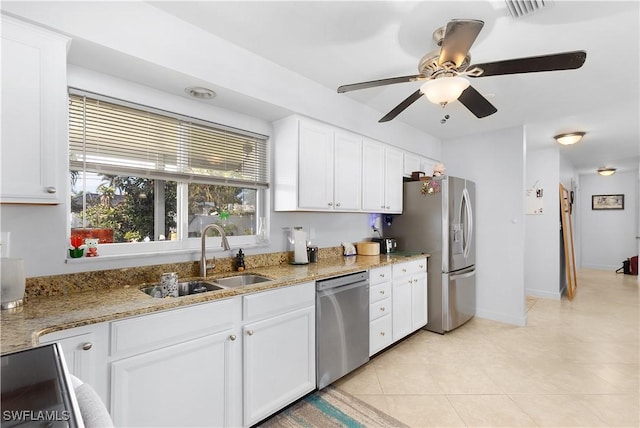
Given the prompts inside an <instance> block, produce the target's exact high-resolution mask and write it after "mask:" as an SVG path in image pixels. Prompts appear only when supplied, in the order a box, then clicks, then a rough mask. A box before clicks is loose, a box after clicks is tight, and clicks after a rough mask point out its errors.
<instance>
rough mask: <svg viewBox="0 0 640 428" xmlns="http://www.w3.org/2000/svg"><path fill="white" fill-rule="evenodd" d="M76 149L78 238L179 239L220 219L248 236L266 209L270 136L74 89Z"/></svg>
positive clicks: (72, 138)
mask: <svg viewBox="0 0 640 428" xmlns="http://www.w3.org/2000/svg"><path fill="white" fill-rule="evenodd" d="M69 156H70V158H69V169H70V178H71V200H70V204H69V207H70V215H71V236H72V237H73V236H82V237H84V238H86V237H94V238H95V237H98V238H99V239H100V243H130V242H150V241H165V240H166V241H182V240H186V238H189V237H200V236H201V231H202V230H204V227H206V226H207V225H208V224H211V223H216V224H219V225H220V226H221V227H222V228H223V229H224V231H225V233H226V234H227V236H228V237H230V238H231V240H232V241H233V239H236V240H237V239H240V238H242V237H244V238H243V239H244V241H242V240H240V241H236V242H237V243H242V244H245V243H247V242H250V241H247V239H249V238H251V237H252V236H254V235H257V229H258V223H259V219H260V217H262V216H264V214H262V213H263V212H264V209H265V208H264V200H265V198H266V195H267V194H268V191H267V188H268V184H269V183H268V176H269V172H268V157H267V137H266V136H263V135H259V134H254V133H251V132H248V131H243V130H238V129H234V128H231V127H227V126H224V125H219V124H214V123H208V122H205V121H201V120H198V119H194V118H189V117H186V116H182V115H179V114H175V113H170V112H166V111H162V110H157V109H153V108H150V107H143V106H139V105H136V104H132V103H128V102H125V101H121V100H114V99H111V98H107V97H104V96H102V95H97V94H91V93H85V92H80V91H77V90H75V89H70V94H69ZM260 233H261V235H264V231H260ZM254 238H256V237H255V236H254ZM263 241H264V240H263V239H262V238H261V241H260V242H263ZM172 248H180V247H175V246H173V247H172ZM183 248H184V247H183Z"/></svg>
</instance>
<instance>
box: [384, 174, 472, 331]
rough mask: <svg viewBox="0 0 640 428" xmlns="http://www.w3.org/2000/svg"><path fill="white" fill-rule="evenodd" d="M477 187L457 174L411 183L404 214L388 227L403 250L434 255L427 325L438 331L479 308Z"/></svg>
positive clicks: (406, 186)
mask: <svg viewBox="0 0 640 428" xmlns="http://www.w3.org/2000/svg"><path fill="white" fill-rule="evenodd" d="M475 190H476V185H475V183H474V182H472V181H469V180H465V179H463V178H458V177H444V178H442V179H438V180H434V181H432V182H431V183H427V182H425V181H412V182H407V183H405V184H404V200H403V209H402V214H401V215H396V216H393V217H391V225H388V224H385V226H384V235H385V237H391V238H396V240H397V243H398V250H399V251H421V252H425V253H429V254H431V257H430V258H429V261H428V294H427V299H428V302H429V304H428V308H429V314H428V315H429V322H428V324H427V325H426V327H425V328H426V329H427V330H430V331H434V332H436V333H444V332H447V331H451V330H453V329H454V328H456V327H459V326H460V325H462V324H464V323H465V322H467V321H468V320H470V319H471V318H472V317H473V316H474V315H475V312H476V283H475V274H476V251H475V248H476V245H475V236H474V226H475V225H474V208H475V196H476V192H475Z"/></svg>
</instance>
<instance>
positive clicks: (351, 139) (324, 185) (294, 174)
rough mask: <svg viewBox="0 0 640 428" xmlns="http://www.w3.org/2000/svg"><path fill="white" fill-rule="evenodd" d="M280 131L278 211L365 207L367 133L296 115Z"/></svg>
mask: <svg viewBox="0 0 640 428" xmlns="http://www.w3.org/2000/svg"><path fill="white" fill-rule="evenodd" d="M274 130H275V143H274V158H275V174H274V176H275V186H274V187H275V203H274V206H275V210H276V211H360V210H361V203H360V201H361V183H362V174H361V171H362V138H361V137H359V136H358V135H356V134H352V133H349V132H347V131H343V130H340V129H338V128H334V127H332V126H330V125H326V124H323V123H320V122H316V121H313V120H309V119H303V118H298V117H296V116H291V117H288V118H285V119H282V120H280V121H278V122H276V123H275V124H274Z"/></svg>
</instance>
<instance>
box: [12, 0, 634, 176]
mask: <svg viewBox="0 0 640 428" xmlns="http://www.w3.org/2000/svg"><path fill="white" fill-rule="evenodd" d="M538 1H539V0H538ZM100 3H102V2H96V3H91V2H60V3H56V4H57V5H58V6H57V7H58V8H63V10H64V8H65V7H66V8H69V9H67V10H68V11H69V15H70V16H71V12H72V10H74V9H77V8H78V6H79V5H81V6H82V10H86V11H89V12H90V11H91V5H92V4H93V5H99V4H100ZM146 3H148V4H150V5H152V6H154V7H156V8H157V9H158V10H161V11H164V12H166V13H168V14H170V15H173V16H175V17H176V19H180V20H183V21H186V22H187V23H190V24H192V25H194V26H197V27H199V28H201V29H203V30H205V31H207V32H210V33H212V34H214V35H216V36H218V37H220V38H223V39H226V40H227V41H229V42H231V43H234V44H236V45H238V46H240V47H242V48H244V49H246V50H248V51H251V52H253V53H254V54H256V55H259V56H261V57H263V58H265V59H267V60H269V61H272V62H274V63H276V64H279V65H281V66H282V67H284V68H286V69H288V70H291V71H292V72H295V73H298V74H300V75H302V76H304V77H306V78H308V79H310V80H312V81H315V82H317V83H319V84H320V85H323V86H325V87H327V88H329V89H330V90H331V91H335V90H336V88H337V87H338V86H340V85H343V84H349V83H357V82H362V81H368V80H375V79H382V78H388V77H394V76H404V75H410V74H417V71H418V70H417V64H418V61H419V59H420V58H421V57H422V56H423V55H424V54H425V53H427V52H429V51H431V50H433V49H436V48H437V47H436V45H435V42H434V41H433V38H432V33H433V31H434V30H436V29H437V28H438V27H441V26H444V25H446V23H447V22H448V21H449V20H450V19H455V18H472V19H481V20H483V21H484V23H485V25H484V28H483V30H482V31H481V33H480V35H479V36H478V38H477V39H476V42H475V43H474V44H473V46H472V48H471V51H470V54H471V62H472V63H482V62H491V61H498V60H503V59H509V58H521V57H527V56H536V55H544V54H551V53H558V52H565V51H572V50H585V51H586V52H587V59H586V62H585V64H584V66H583V67H582V68H580V69H578V70H570V71H555V72H547V73H529V74H520V75H510V76H493V77H485V78H477V79H472V80H471V84H472V85H473V86H474V88H476V89H477V90H478V91H479V92H480V93H482V94H483V95H484V96H485V97H486V98H487V99H488V100H489V101H490V102H491V103H492V104H493V105H495V106H496V108H497V109H498V112H497V113H495V114H493V115H491V116H489V117H486V118H484V119H477V118H476V117H475V116H473V115H472V114H471V113H470V112H469V111H468V110H467V109H466V108H464V107H463V106H462V105H461V104H460V103H458V102H453V103H450V104H449V105H447V106H446V107H445V108H444V109H442V108H441V107H440V106H436V105H434V104H430V103H429V102H427V101H426V99H425V98H422V99H420V100H418V101H416V102H415V103H414V104H412V105H411V106H410V107H409V108H408V109H406V110H405V111H404V112H402V113H401V114H400V115H399V116H398V117H397V118H396V119H394V121H401V122H403V123H405V124H407V125H410V126H412V127H414V128H417V129H420V130H423V131H425V132H427V133H429V134H431V135H433V136H435V137H437V138H440V139H441V140H442V141H443V144H446V142H447V140H450V139H454V138H458V137H463V136H473V135H476V134H478V133H481V132H488V131H492V130H496V129H501V128H506V127H512V126H521V125H526V129H527V144H528V147H529V149H537V148H544V147H554V145H555V144H556V143H555V142H554V141H553V139H552V137H553V136H554V135H556V134H558V133H561V132H569V131H584V132H586V133H587V135H586V136H585V138H584V139H583V141H582V142H581V143H579V144H577V145H575V146H570V147H562V148H561V151H562V153H563V154H564V155H566V157H567V158H568V159H569V161H570V162H571V163H572V164H573V165H574V167H575V168H576V169H577V170H578V171H580V172H584V173H593V172H594V171H595V170H596V169H597V168H598V167H600V166H613V167H616V168H618V169H619V170H634V171H637V170H638V166H639V164H640V156H639V154H640V127H639V125H638V122H639V117H640V96H639V94H640V46H639V45H640V43H639V41H640V30H639V27H640V2H639V1H637V0H632V1H619V2H616V1H607V0H604V1H569V0H546V1H545V3H546V4H547V5H548V6H547V7H545V8H544V9H542V10H539V11H537V12H535V13H533V14H531V15H529V16H526V17H522V18H517V19H516V18H512V17H511V16H510V14H509V13H508V10H507V7H506V4H505V2H504V1H503V0H492V1H486V0H477V1H457V0H446V1H419V2H412V1H391V0H388V1H372V2H369V1H254V2H250V1H188V0H185V1H153V2H146ZM40 4H41V3H37V2H33V3H32V2H11V1H3V2H2V3H1V4H0V5H1V6H2V9H3V11H7V12H9V13H14V14H16V15H18V16H20V15H21V14H25V15H31V16H33V18H32V19H36V21H37V20H41V21H43V22H44V21H46V14H45V16H40V18H36V17H37V15H38V14H37V9H38V8H39V7H38V5H40ZM42 4H44V3H42ZM102 4H104V3H102ZM123 4H125V3H123V2H113V3H110V6H109V7H113V8H114V10H119V9H121V10H125V9H123V7H122V5H123ZM34 8H35V9H34ZM39 9H42V8H41V7H40V8H39ZM65 16H66V15H65ZM140 22H141V23H144V18H143V17H140ZM50 25H52V24H50ZM173 36H174V37H177V38H179V37H180V35H179V34H175V35H173ZM143 37H144V36H143ZM145 42H146V41H145ZM212 54H213V53H212ZM69 61H70V63H72V64H77V65H80V66H83V67H86V68H91V69H95V70H99V71H101V72H103V73H106V74H112V75H114V76H117V77H121V78H125V79H128V80H131V81H134V82H140V83H143V84H145V85H147V86H151V87H154V88H158V89H161V90H164V91H167V92H170V93H174V94H181V95H182V96H185V94H184V84H185V83H184V82H185V76H184V75H182V74H181V73H179V72H176V71H175V70H169V69H167V68H162V67H160V66H158V65H157V64H151V63H149V62H146V61H142V60H140V59H138V58H135V57H131V56H126V55H124V54H123V53H122V52H116V51H113V50H110V49H109V48H106V47H105V46H100V45H98V44H95V43H90V42H86V41H84V40H82V39H81V38H75V37H74V40H73V43H72V44H71V50H70V52H69ZM253 73H254V74H255V79H256V81H257V83H260V84H261V83H262V82H261V81H260V70H253ZM189 83H190V84H191V85H194V84H199V83H200V84H202V85H203V86H211V87H213V88H214V89H215V90H216V91H217V92H218V96H217V97H216V98H215V99H214V100H212V102H211V104H212V105H215V106H217V107H222V108H226V109H229V110H232V111H237V112H241V113H244V114H247V115H250V116H254V117H258V118H262V119H266V120H275V119H277V118H280V117H283V116H284V115H286V114H289V113H290V112H289V111H285V110H284V109H283V108H282V107H279V106H274V105H272V104H270V103H267V102H264V101H259V100H257V99H255V98H252V97H250V96H248V95H246V94H243V93H239V92H235V91H233V90H229V89H226V88H224V87H223V86H220V85H216V82H207V81H202V82H197V81H195V80H194V79H190V80H189ZM254 83H255V82H254ZM264 84H269V82H267V81H265V82H264ZM419 86H420V82H412V83H402V84H396V85H389V86H384V87H378V88H369V89H364V90H360V91H354V92H349V93H345V94H340V95H337V96H340V97H347V98H350V99H352V100H355V101H358V102H360V103H363V104H366V105H368V106H369V107H371V108H373V109H375V110H376V111H378V112H379V117H382V116H383V115H385V114H386V113H387V112H389V111H390V110H391V109H392V108H394V107H395V106H396V105H397V104H398V103H399V102H400V101H402V100H404V99H405V98H406V97H407V96H408V95H409V94H411V93H412V92H414V91H415V90H416V89H417V88H418V87H419ZM301 96H304V95H301ZM445 115H449V119H448V120H447V121H446V122H445V123H444V124H442V123H441V120H442V119H443V117H444V116H445ZM373 122H374V123H373V126H380V127H384V126H388V124H377V123H375V120H374V121H373Z"/></svg>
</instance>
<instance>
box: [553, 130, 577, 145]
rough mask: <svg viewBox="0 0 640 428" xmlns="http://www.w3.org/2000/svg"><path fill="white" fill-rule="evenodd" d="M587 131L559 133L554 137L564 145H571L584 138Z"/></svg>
mask: <svg viewBox="0 0 640 428" xmlns="http://www.w3.org/2000/svg"><path fill="white" fill-rule="evenodd" d="M584 134H585V132H570V133H568V134H559V135H556V136H555V137H553V138H554V139H555V140H556V141H557V142H558V143H560V144H562V145H563V146H569V145H571V144H575V143H577V142H578V141H580V140H582V137H584Z"/></svg>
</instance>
